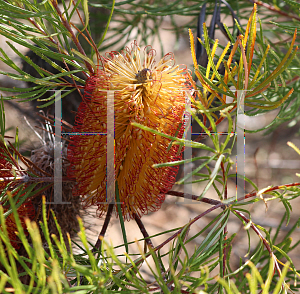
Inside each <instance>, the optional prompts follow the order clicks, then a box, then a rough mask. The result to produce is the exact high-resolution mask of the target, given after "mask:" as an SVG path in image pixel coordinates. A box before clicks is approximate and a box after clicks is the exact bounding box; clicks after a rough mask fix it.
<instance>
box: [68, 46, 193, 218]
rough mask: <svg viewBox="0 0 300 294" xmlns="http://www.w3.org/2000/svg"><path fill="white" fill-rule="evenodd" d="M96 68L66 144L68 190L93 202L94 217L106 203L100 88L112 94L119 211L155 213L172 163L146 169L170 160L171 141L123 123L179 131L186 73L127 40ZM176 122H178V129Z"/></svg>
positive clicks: (171, 181)
mask: <svg viewBox="0 0 300 294" xmlns="http://www.w3.org/2000/svg"><path fill="white" fill-rule="evenodd" d="M102 63H103V67H102V70H100V69H99V70H98V72H97V74H96V75H94V76H92V77H90V78H89V79H88V80H87V83H86V86H85V94H84V102H82V103H81V104H80V106H79V110H78V113H77V117H76V122H75V126H74V128H73V132H77V133H84V132H93V133H101V134H102V135H100V134H97V135H96V134H95V135H84V134H82V135H74V136H73V137H72V138H71V139H72V143H71V144H70V145H69V151H68V157H69V160H70V162H71V166H70V168H69V176H71V177H74V178H75V179H76V182H77V186H76V188H75V193H76V194H77V195H81V196H82V197H83V202H84V206H85V207H88V206H91V205H98V212H99V216H102V215H103V214H104V213H105V212H106V211H107V208H108V203H107V200H106V160H107V156H113V150H106V148H107V147H106V143H107V138H106V135H105V133H106V132H107V124H106V120H107V91H112V92H113V93H114V109H115V113H114V119H115V152H116V153H115V179H116V180H117V181H118V187H119V195H120V201H121V202H122V203H123V204H122V205H121V207H122V214H123V217H124V218H126V219H127V220H129V219H132V218H133V217H134V216H133V215H134V213H135V214H137V215H138V216H139V217H141V216H142V215H144V214H147V213H148V212H149V211H155V210H158V209H159V208H160V206H161V204H162V202H163V201H164V198H165V193H166V192H167V191H168V190H169V189H170V188H171V187H172V185H173V184H174V182H175V175H176V173H177V168H176V167H175V168H174V167H165V168H153V167H152V165H153V164H157V163H163V162H169V161H174V160H178V159H180V158H181V155H177V151H178V148H179V147H178V145H176V146H175V145H174V146H172V147H171V148H170V149H169V150H168V147H169V145H170V142H171V140H169V139H166V138H163V137H161V136H158V135H155V134H152V133H150V132H147V131H145V130H142V129H140V128H137V127H134V126H133V125H131V122H137V123H140V124H142V125H145V126H147V127H150V128H152V129H155V130H157V131H159V132H162V133H165V134H167V135H170V136H175V134H176V132H177V133H178V135H177V136H178V137H180V136H182V134H183V131H184V124H183V122H184V112H185V97H186V93H185V91H191V90H192V85H191V83H190V75H189V74H188V72H187V70H186V69H181V68H179V66H175V62H174V58H173V54H171V53H169V54H167V55H165V56H164V57H163V58H162V59H161V60H160V61H159V62H158V63H156V62H155V51H154V50H153V49H152V48H151V47H150V46H147V47H145V49H144V50H141V49H140V47H138V46H137V44H136V42H134V43H133V44H132V46H131V48H125V50H123V51H122V52H120V53H119V52H111V53H109V54H107V55H106V57H105V58H103V59H102ZM110 93H111V92H110ZM180 126H181V127H180Z"/></svg>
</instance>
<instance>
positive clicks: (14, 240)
mask: <svg viewBox="0 0 300 294" xmlns="http://www.w3.org/2000/svg"><path fill="white" fill-rule="evenodd" d="M6 211H7V209H4V213H5V212H6ZM17 212H18V215H19V218H20V222H21V225H22V227H23V229H24V233H25V235H26V236H27V235H28V232H27V230H26V225H25V219H26V218H29V219H30V220H33V219H34V216H35V210H34V207H33V204H32V202H31V201H30V202H26V203H23V204H22V205H21V206H20V207H19V208H18V210H17ZM5 225H6V229H7V233H8V237H9V240H10V242H11V244H12V246H13V247H14V248H15V249H17V250H18V249H19V248H20V247H21V242H20V239H19V238H18V237H17V235H16V232H17V231H18V229H17V225H16V221H15V218H14V215H13V213H11V214H10V215H9V216H8V217H7V218H6V219H5ZM0 228H1V226H0Z"/></svg>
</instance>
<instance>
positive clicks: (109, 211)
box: [92, 203, 114, 253]
mask: <svg viewBox="0 0 300 294" xmlns="http://www.w3.org/2000/svg"><path fill="white" fill-rule="evenodd" d="M113 209H114V204H113V203H109V204H108V209H107V213H106V216H105V220H104V224H103V226H102V229H101V232H100V234H99V237H98V240H97V242H96V244H95V246H94V248H93V250H92V252H94V253H95V252H97V251H100V250H101V245H102V239H103V237H104V235H105V233H106V230H107V227H108V224H109V222H110V219H111V216H112V212H113Z"/></svg>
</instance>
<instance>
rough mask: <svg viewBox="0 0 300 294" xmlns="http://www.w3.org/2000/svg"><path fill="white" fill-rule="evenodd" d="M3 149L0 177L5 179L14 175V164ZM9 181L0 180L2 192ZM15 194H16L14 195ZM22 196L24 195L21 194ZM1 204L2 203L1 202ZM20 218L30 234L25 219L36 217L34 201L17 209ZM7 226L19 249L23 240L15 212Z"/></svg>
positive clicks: (7, 219)
mask: <svg viewBox="0 0 300 294" xmlns="http://www.w3.org/2000/svg"><path fill="white" fill-rule="evenodd" d="M4 154H5V153H4V152H3V149H2V148H0V178H1V179H5V178H6V177H8V178H11V177H14V172H13V166H12V164H11V163H10V162H9V161H8V160H7V157H6V156H5V155H4ZM6 186H7V182H5V181H1V182H0V194H1V193H2V192H3V190H4V189H5V188H6ZM10 188H11V189H12V188H14V185H11V186H10ZM12 196H14V195H12ZM20 197H22V195H21V196H20ZM0 204H2V203H1V202H0ZM8 210H9V207H8V208H7V207H4V208H3V212H4V213H6V212H7V211H8ZM17 212H18V215H19V219H20V222H21V225H22V227H23V229H24V230H25V231H24V232H25V234H26V235H28V232H27V230H26V225H25V219H26V218H29V219H31V220H33V219H34V216H35V211H34V207H33V204H32V202H31V201H30V202H25V203H23V204H22V205H21V206H20V207H19V208H18V210H17ZM5 226H6V230H7V234H8V238H9V240H10V242H11V244H12V246H13V247H14V248H15V249H19V248H20V247H21V241H20V239H19V238H18V236H17V234H16V232H18V228H17V224H16V221H15V217H14V215H13V213H10V214H9V215H8V216H7V218H6V219H5ZM0 230H3V227H2V226H1V225H0Z"/></svg>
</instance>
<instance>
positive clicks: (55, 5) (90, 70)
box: [52, 0, 94, 74]
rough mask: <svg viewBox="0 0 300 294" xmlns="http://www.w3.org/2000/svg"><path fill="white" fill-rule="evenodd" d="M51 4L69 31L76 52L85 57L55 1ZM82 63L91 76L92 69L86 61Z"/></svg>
mask: <svg viewBox="0 0 300 294" xmlns="http://www.w3.org/2000/svg"><path fill="white" fill-rule="evenodd" d="M52 4H53V7H54V8H55V10H56V12H57V14H58V16H59V17H60V19H61V22H62V23H63V25H64V26H65V28H66V29H67V30H68V31H69V33H70V35H71V39H72V41H73V42H74V44H75V46H76V47H77V49H78V51H79V52H80V53H81V54H83V55H84V56H86V53H85V51H84V50H83V48H82V46H81V44H80V42H79V41H78V40H77V38H76V36H75V34H74V32H73V30H72V28H71V26H70V23H69V22H67V20H66V19H65V17H64V16H63V15H62V12H61V10H60V8H59V7H58V3H57V1H56V0H52ZM84 63H85V65H86V67H87V69H88V70H89V72H90V73H91V74H93V73H94V69H93V67H92V66H91V65H90V64H89V63H88V62H87V61H85V60H84Z"/></svg>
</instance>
